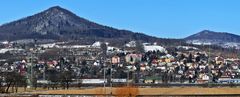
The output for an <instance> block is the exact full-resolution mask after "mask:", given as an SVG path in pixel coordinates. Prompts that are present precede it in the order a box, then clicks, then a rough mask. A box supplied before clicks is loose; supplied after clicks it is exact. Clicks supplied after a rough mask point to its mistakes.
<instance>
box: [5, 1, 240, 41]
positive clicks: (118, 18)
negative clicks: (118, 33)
mask: <svg viewBox="0 0 240 97" xmlns="http://www.w3.org/2000/svg"><path fill="white" fill-rule="evenodd" d="M0 2H1V3H0V12H1V13H0V25H2V24H4V23H8V22H11V21H14V20H18V19H21V18H23V17H26V16H30V15H33V14H36V13H38V12H41V11H43V10H46V9H48V8H50V7H52V6H60V7H62V8H65V9H68V10H70V11H72V12H73V13H75V14H77V15H78V16H80V17H83V18H85V19H88V20H90V21H94V22H96V23H99V24H103V25H107V26H111V27H114V28H118V29H125V30H131V31H133V32H141V33H145V34H147V35H151V36H156V37H161V38H184V37H187V36H189V35H192V34H195V33H197V32H200V31H202V30H212V31H218V32H229V33H233V34H238V35H240V6H239V4H240V0H1V1H0Z"/></svg>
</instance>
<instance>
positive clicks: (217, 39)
mask: <svg viewBox="0 0 240 97" xmlns="http://www.w3.org/2000/svg"><path fill="white" fill-rule="evenodd" d="M184 40H185V41H186V42H187V43H191V44H196V45H219V46H222V47H224V48H229V47H235V48H239V49H240V36H239V35H235V34H231V33H227V32H214V31H210V30H203V31H201V32H199V33H196V34H193V35H191V36H189V37H186V38H185V39H184Z"/></svg>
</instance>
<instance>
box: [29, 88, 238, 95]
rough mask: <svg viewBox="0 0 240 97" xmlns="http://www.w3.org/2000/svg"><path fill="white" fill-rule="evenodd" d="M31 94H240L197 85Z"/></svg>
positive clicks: (229, 89) (36, 92) (34, 92)
mask: <svg viewBox="0 0 240 97" xmlns="http://www.w3.org/2000/svg"><path fill="white" fill-rule="evenodd" d="M31 93H32V94H90V95H91V94H95V95H104V94H114V95H117V96H121V97H122V96H126V95H132V96H135V95H194V94H197V95H199V94H201V95H204V94H206V95H208V94H213V95H214V94H240V88H228V87H225V88H197V87H174V88H136V87H118V88H117V87H114V88H109V87H108V88H91V89H71V90H41V91H39V90H37V91H33V92H31Z"/></svg>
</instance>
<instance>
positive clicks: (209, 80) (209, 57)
mask: <svg viewBox="0 0 240 97" xmlns="http://www.w3.org/2000/svg"><path fill="white" fill-rule="evenodd" d="M210 60H211V52H210V45H209V48H208V76H209V79H208V83H209V84H210V83H211V82H212V81H211V80H212V77H211V67H210Z"/></svg>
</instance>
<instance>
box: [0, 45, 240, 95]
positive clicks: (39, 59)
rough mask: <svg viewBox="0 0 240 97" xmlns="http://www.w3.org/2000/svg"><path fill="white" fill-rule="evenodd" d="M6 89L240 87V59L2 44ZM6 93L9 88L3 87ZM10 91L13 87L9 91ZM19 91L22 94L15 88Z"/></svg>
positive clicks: (152, 48)
mask: <svg viewBox="0 0 240 97" xmlns="http://www.w3.org/2000/svg"><path fill="white" fill-rule="evenodd" d="M0 74H1V75H0V84H1V87H0V88H1V89H2V88H3V87H4V88H6V87H7V88H10V87H17V86H24V87H26V88H28V87H48V88H49V87H51V88H53V89H54V87H58V86H62V87H64V88H67V89H68V88H69V87H70V86H81V85H84V84H92V85H98V84H101V85H104V86H111V85H112V84H113V83H114V84H124V85H131V84H156V85H157V84H204V83H223V84H224V83H232V84H234V83H235V84H237V83H240V59H238V58H233V57H232V58H226V57H223V56H216V55H214V54H211V52H206V51H202V50H200V49H199V48H196V47H192V46H176V47H164V46H161V45H158V43H141V42H139V41H130V42H128V43H126V44H125V45H124V46H122V47H121V48H120V47H113V46H110V45H109V43H107V42H100V41H96V42H95V43H93V44H91V45H73V44H69V43H67V42H52V43H43V44H32V45H25V44H21V43H13V42H8V41H3V42H1V49H0ZM4 90H5V89H4ZM7 90H8V89H7ZM16 91H17V90H16Z"/></svg>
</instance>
